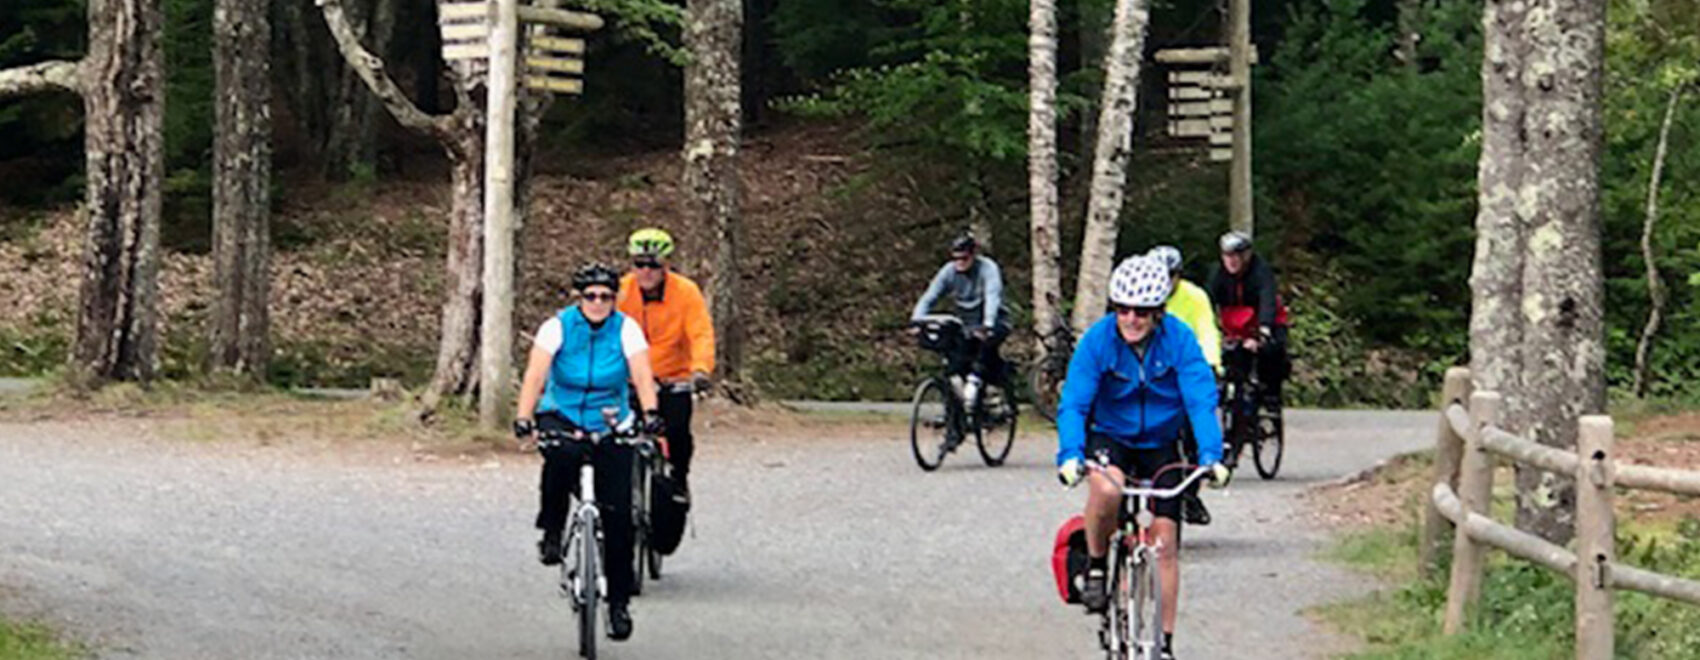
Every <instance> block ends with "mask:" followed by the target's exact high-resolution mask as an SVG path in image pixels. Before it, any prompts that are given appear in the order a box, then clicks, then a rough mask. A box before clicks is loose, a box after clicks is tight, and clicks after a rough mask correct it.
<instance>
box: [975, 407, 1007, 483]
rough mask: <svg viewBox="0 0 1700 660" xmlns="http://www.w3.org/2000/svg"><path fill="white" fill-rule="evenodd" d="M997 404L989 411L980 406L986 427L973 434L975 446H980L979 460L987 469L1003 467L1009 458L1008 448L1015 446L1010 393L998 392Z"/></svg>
mask: <svg viewBox="0 0 1700 660" xmlns="http://www.w3.org/2000/svg"><path fill="white" fill-rule="evenodd" d="M999 394H1000V395H1001V396H999V397H998V399H999V400H998V402H997V403H996V404H995V405H993V406H991V409H990V410H987V409H985V406H982V410H981V415H982V417H983V421H985V423H986V426H985V427H983V428H981V429H980V430H979V432H978V433H975V434H974V440H975V444H978V445H979V446H980V458H981V459H984V460H985V461H986V465H987V466H989V467H997V466H999V465H1003V462H1004V460H1005V459H1007V458H1009V449H1010V447H1014V446H1015V427H1016V419H1017V414H1016V408H1015V401H1014V399H1012V398H1011V393H1010V392H999Z"/></svg>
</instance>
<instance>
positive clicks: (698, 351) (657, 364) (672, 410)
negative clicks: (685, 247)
mask: <svg viewBox="0 0 1700 660" xmlns="http://www.w3.org/2000/svg"><path fill="white" fill-rule="evenodd" d="M626 252H627V254H629V255H631V258H632V272H631V273H629V274H627V275H626V276H625V277H624V278H622V279H621V280H620V300H619V310H620V313H622V314H625V315H626V317H627V318H630V319H632V320H635V321H637V323H638V326H639V327H641V328H643V334H644V337H645V338H647V339H648V340H649V362H650V365H651V366H652V367H653V368H654V371H655V379H656V380H658V381H660V383H661V388H660V395H661V418H662V420H663V421H664V422H665V424H666V427H667V431H666V435H667V451H668V457H669V459H670V462H671V463H672V464H673V474H674V475H675V476H676V477H677V478H678V481H679V487H680V489H681V490H683V491H684V492H687V493H688V492H690V481H689V477H690V473H691V454H692V449H693V445H694V443H695V440H694V438H693V437H692V436H691V394H692V392H693V391H703V390H706V389H707V388H708V386H709V383H710V381H709V374H712V373H714V322H713V321H712V320H711V319H710V318H709V316H708V303H706V302H705V301H704V300H703V297H702V289H701V288H699V287H698V286H697V283H696V282H693V281H691V279H690V278H688V277H685V276H684V275H680V274H678V273H675V272H672V269H671V268H669V266H668V261H667V259H668V257H670V256H672V254H673V237H672V236H670V235H668V234H667V232H665V231H662V230H660V229H655V228H647V229H639V230H637V231H636V232H633V233H632V236H631V239H630V240H629V241H627V243H626Z"/></svg>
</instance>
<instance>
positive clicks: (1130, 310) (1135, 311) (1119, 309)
mask: <svg viewBox="0 0 1700 660" xmlns="http://www.w3.org/2000/svg"><path fill="white" fill-rule="evenodd" d="M1128 314H1132V315H1134V316H1137V317H1139V318H1142V319H1149V318H1155V317H1158V316H1162V315H1163V308H1161V307H1123V306H1121V305H1116V315H1117V316H1127V315H1128Z"/></svg>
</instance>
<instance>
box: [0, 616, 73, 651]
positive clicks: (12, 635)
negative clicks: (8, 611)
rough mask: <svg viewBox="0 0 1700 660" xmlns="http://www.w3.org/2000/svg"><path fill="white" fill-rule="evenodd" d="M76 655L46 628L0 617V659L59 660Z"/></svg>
mask: <svg viewBox="0 0 1700 660" xmlns="http://www.w3.org/2000/svg"><path fill="white" fill-rule="evenodd" d="M76 655H77V654H76V653H75V652H74V650H73V649H71V648H70V647H67V646H65V645H64V644H61V643H59V641H57V640H55V639H54V636H53V633H52V632H51V631H49V630H48V629H46V628H43V627H41V626H38V625H30V624H20V623H14V622H11V621H6V620H4V619H0V660H59V659H61V658H72V657H76Z"/></svg>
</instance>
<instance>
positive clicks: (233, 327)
mask: <svg viewBox="0 0 1700 660" xmlns="http://www.w3.org/2000/svg"><path fill="white" fill-rule="evenodd" d="M213 39H214V47H213V48H214V58H213V65H214V69H215V72H216V76H217V83H216V84H217V89H216V92H215V96H216V99H215V103H216V113H217V129H216V131H215V136H214V141H213V278H214V284H215V288H216V289H217V293H216V298H215V299H214V303H213V314H212V323H211V330H212V341H211V351H210V356H209V358H210V360H211V363H212V364H211V365H210V366H211V367H212V368H214V369H225V370H229V371H233V372H235V373H238V374H243V375H246V376H250V377H253V378H261V377H264V375H265V371H266V360H267V357H268V353H269V345H270V343H269V341H268V332H269V328H270V321H269V316H268V315H267V301H268V298H269V291H270V288H271V286H270V284H271V205H270V201H271V200H270V188H271V160H272V159H271V66H270V59H271V57H270V53H271V46H270V44H271V25H270V21H269V20H268V16H267V7H266V2H265V0H219V2H218V5H217V6H216V7H215V8H214V10H213Z"/></svg>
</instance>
